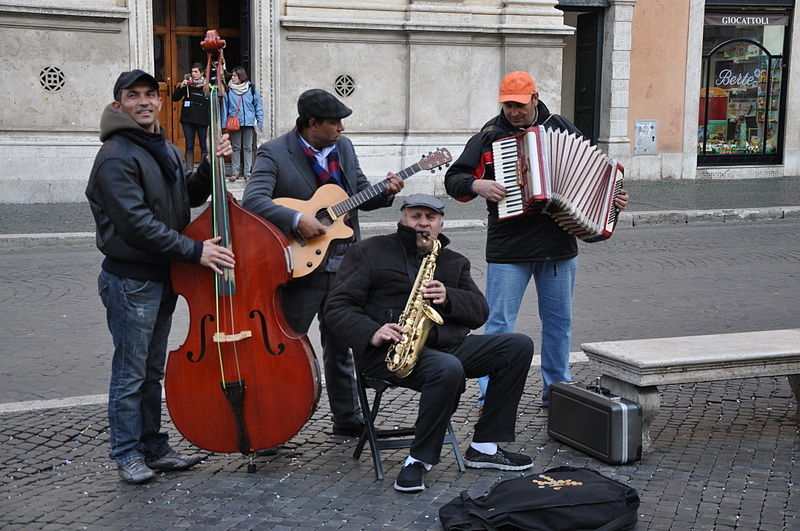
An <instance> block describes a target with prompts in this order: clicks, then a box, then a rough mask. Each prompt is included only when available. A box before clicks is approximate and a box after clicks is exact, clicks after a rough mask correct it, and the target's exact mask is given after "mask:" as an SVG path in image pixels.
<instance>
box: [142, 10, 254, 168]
mask: <svg viewBox="0 0 800 531" xmlns="http://www.w3.org/2000/svg"><path fill="white" fill-rule="evenodd" d="M242 2H247V0H224V1H223V0H153V45H154V46H153V49H154V55H155V70H156V72H155V77H156V79H157V80H158V84H159V90H160V92H161V100H162V101H163V105H162V106H161V114H160V115H159V121H160V122H161V125H162V127H163V128H164V130H165V133H166V135H167V138H168V139H169V140H170V141H172V142H173V143H174V144H175V145H176V146H178V148H179V149H180V150H181V151H182V152H183V151H184V148H185V142H184V138H183V128H182V127H181V123H180V117H181V105H182V101H177V102H173V101H172V93H173V91H174V90H175V87H176V86H178V85H180V83H181V81H183V78H184V76H185V75H186V74H188V73H189V72H190V70H191V68H192V64H193V63H200V64H202V65H203V67H204V68H205V64H206V54H205V52H204V51H203V50H202V48H200V42H201V41H202V40H203V37H205V34H206V30H208V29H217V30H218V31H219V33H220V35H221V36H222V38H223V39H225V41H226V43H227V45H226V47H225V62H226V66H227V69H228V70H231V69H232V68H233V67H235V66H238V65H239V64H240V63H241V60H242V59H241V58H242V51H241V39H240V36H241V29H240V27H241V22H240V21H241V20H242V17H241V8H240V4H241V3H242ZM245 31H247V29H246V28H245ZM199 157H200V148H199V146H197V145H195V149H194V160H195V161H199Z"/></svg>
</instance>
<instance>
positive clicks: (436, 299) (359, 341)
mask: <svg viewBox="0 0 800 531" xmlns="http://www.w3.org/2000/svg"><path fill="white" fill-rule="evenodd" d="M443 216H444V203H443V202H442V201H441V200H440V199H438V198H436V197H434V196H431V195H426V194H414V195H410V196H408V197H407V198H406V200H405V203H404V204H403V207H402V210H401V214H400V222H399V223H398V226H397V232H395V233H393V234H389V235H385V236H376V237H373V238H369V239H367V240H364V241H361V242H358V243H355V244H353V245H352V246H351V247H350V250H349V251H348V252H347V255H346V256H345V258H344V261H343V262H342V265H341V267H340V268H339V272H338V274H337V275H336V283H335V285H334V287H333V289H332V290H331V293H330V295H329V296H328V301H327V303H326V304H325V312H324V313H323V318H324V320H325V323H326V325H327V326H328V327H329V328H330V329H331V330H333V331H335V334H336V335H337V337H338V338H339V340H340V341H341V342H342V343H343V344H346V345H349V346H350V347H352V349H353V352H354V355H355V356H356V357H357V358H358V361H359V365H360V366H361V368H362V370H363V371H364V372H365V374H367V375H368V376H372V377H375V378H381V379H385V380H389V381H391V382H393V383H395V384H396V385H399V386H401V387H408V388H410V389H414V390H416V391H420V392H421V393H422V395H421V396H420V401H419V412H418V415H417V421H416V427H415V432H414V442H413V444H412V446H411V449H410V452H409V456H408V457H407V458H406V460H405V461H404V462H403V467H402V468H401V470H400V473H399V475H398V477H397V480H396V481H395V484H394V488H395V489H397V490H398V491H401V492H417V491H421V490H423V489H424V488H425V484H424V482H423V476H424V475H425V473H426V472H427V471H428V470H430V468H431V467H432V466H433V465H435V464H436V463H438V462H439V454H440V453H441V450H442V441H443V438H444V435H445V431H446V430H447V424H448V422H449V421H450V417H451V415H452V414H453V413H454V412H455V410H456V408H457V407H458V403H459V399H460V397H461V393H463V392H464V389H465V386H464V378H465V377H466V378H477V377H479V376H483V375H486V374H489V375H491V380H490V384H489V388H488V391H487V394H486V404H485V405H484V409H483V415H482V416H481V418H480V419H479V420H478V422H477V423H476V424H475V433H474V436H473V439H472V443H471V444H470V446H469V448H468V449H467V451H466V453H465V456H464V457H465V461H466V464H467V466H469V467H472V468H495V469H499V470H525V469H527V468H529V467H531V466H532V464H533V462H532V460H531V458H530V457H528V456H526V455H522V454H518V453H514V452H510V451H506V450H504V449H501V448H499V446H498V443H500V442H512V441H513V440H514V437H515V423H516V417H517V405H518V404H519V400H520V397H521V396H522V391H523V388H524V387H525V380H526V378H527V376H528V370H529V368H530V364H531V358H532V357H533V342H532V341H531V340H530V338H528V337H527V336H525V335H523V334H487V335H471V334H470V333H469V331H470V330H474V329H476V328H479V327H480V326H482V325H483V323H484V321H485V320H486V316H487V315H488V313H489V309H488V306H487V304H486V299H484V297H483V294H482V293H481V291H480V289H478V287H477V286H476V285H475V282H474V281H473V280H472V277H471V276H470V263H469V260H467V258H466V257H464V256H463V255H461V254H459V253H457V252H455V251H453V250H451V249H450V248H449V247H448V244H449V243H450V240H449V239H448V238H447V236H445V235H444V234H442V233H441V230H442V226H443V222H442V219H443ZM433 238H436V239H438V241H439V243H440V244H441V249H440V250H439V253H438V257H437V258H436V268H435V273H434V276H433V280H429V281H427V282H425V284H424V288H423V291H422V297H423V298H424V299H427V300H428V301H429V302H430V304H431V306H432V308H433V309H434V310H436V311H437V312H438V313H439V315H440V316H441V317H442V320H443V324H441V325H438V324H434V325H433V327H432V328H431V331H430V334H429V335H428V338H427V340H426V343H425V347H424V348H423V349H422V352H421V353H420V354H419V357H418V360H417V363H416V365H415V366H414V369H413V370H412V372H411V373H410V374H409V375H408V376H405V377H404V378H400V377H398V376H397V374H395V373H393V372H391V371H390V370H389V369H388V368H387V365H386V361H385V358H386V353H387V351H388V349H389V345H390V344H392V343H398V342H400V341H401V339H402V338H403V333H404V331H403V327H402V326H400V325H399V324H398V319H399V317H400V314H401V313H402V312H403V310H404V308H405V306H406V302H407V300H408V298H409V294H410V293H411V290H412V287H413V286H414V284H415V282H416V280H417V276H418V274H419V273H418V272H419V269H420V264H421V263H422V260H423V259H424V258H425V256H426V255H428V254H429V253H430V251H431V249H432V247H433V241H432V239H433Z"/></svg>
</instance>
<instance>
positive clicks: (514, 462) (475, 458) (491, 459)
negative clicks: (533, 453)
mask: <svg viewBox="0 0 800 531" xmlns="http://www.w3.org/2000/svg"><path fill="white" fill-rule="evenodd" d="M464 463H466V465H467V466H468V467H470V468H496V469H498V470H526V469H528V468H530V467H532V466H533V459H531V458H530V457H528V456H527V455H524V454H517V453H514V452H507V451H505V450H503V449H501V448H498V449H497V452H496V453H495V454H494V455H489V454H485V453H483V452H479V451H478V450H476V449H475V448H473V447H472V446H470V447H469V448H467V453H465V454H464Z"/></svg>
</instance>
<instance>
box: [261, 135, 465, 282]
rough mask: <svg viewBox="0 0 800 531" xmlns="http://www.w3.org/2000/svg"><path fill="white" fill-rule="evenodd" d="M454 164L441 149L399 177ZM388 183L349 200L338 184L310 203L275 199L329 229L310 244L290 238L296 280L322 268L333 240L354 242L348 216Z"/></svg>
mask: <svg viewBox="0 0 800 531" xmlns="http://www.w3.org/2000/svg"><path fill="white" fill-rule="evenodd" d="M452 160H453V157H452V156H451V155H450V152H449V151H448V150H447V149H444V148H441V149H437V150H436V151H434V152H433V153H430V154H428V155H426V156H424V157H422V159H421V160H420V161H419V162H417V163H416V164H413V165H411V166H409V167H408V168H406V169H404V170H402V171H400V172H397V175H398V176H399V177H400V178H402V179H404V180H405V179H408V178H409V177H411V176H412V175H414V174H415V173H418V172H420V171H422V170H431V171H433V170H435V169H436V168H438V167H439V166H443V165H445V164H447V163H449V162H450V161H452ZM388 181H389V180H388V179H384V180H382V181H381V182H379V183H377V184H374V185H372V186H370V187H369V188H365V189H364V190H362V191H360V192H358V193H357V194H355V195H354V196H352V197H349V196H348V195H347V192H345V191H344V190H343V189H342V187H341V186H339V185H338V184H325V185H322V186H320V187H319V188H318V189H317V191H316V192H314V195H313V197H311V199H309V200H307V201H302V200H300V199H290V198H287V197H280V198H278V199H275V203H277V204H279V205H281V206H284V207H286V208H291V209H292V210H297V211H299V212H302V213H303V215H306V216H313V217H315V218H317V219H318V220H319V221H320V223H322V224H323V225H325V226H326V227H327V229H326V232H325V234H323V235H322V236H317V237H316V238H312V239H310V240H306V239H304V238H303V237H302V236H300V235H299V234H294V235H292V236H291V237H290V238H289V247H291V249H292V254H293V255H294V270H293V271H292V277H294V278H299V277H304V276H306V275H308V274H309V273H311V272H312V271H314V270H315V269H316V268H317V267H319V265H320V264H321V263H322V261H323V260H324V259H325V256H326V255H327V254H328V247H329V246H330V244H331V242H332V241H333V240H346V239H348V238H350V237H351V236H352V235H353V229H352V228H350V227H349V226H348V225H347V224H346V223H345V220H346V219H347V215H348V214H349V213H350V212H351V211H353V210H355V209H357V208H358V207H359V206H361V205H363V204H364V203H366V202H367V201H369V200H370V199H372V198H374V197H377V196H378V195H380V194H382V193H383V190H384V185H385V184H386V183H387V182H388Z"/></svg>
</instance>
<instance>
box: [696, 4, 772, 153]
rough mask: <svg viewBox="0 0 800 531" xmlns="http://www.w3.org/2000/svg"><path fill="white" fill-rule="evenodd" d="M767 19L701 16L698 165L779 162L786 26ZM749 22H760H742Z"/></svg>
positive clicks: (714, 15)
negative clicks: (702, 20)
mask: <svg viewBox="0 0 800 531" xmlns="http://www.w3.org/2000/svg"><path fill="white" fill-rule="evenodd" d="M709 20H711V21H712V23H711V25H709ZM769 20H770V19H769V17H767V16H759V15H752V14H751V15H747V16H744V15H742V13H739V14H737V15H736V16H735V17H734V16H728V15H724V14H713V15H707V16H706V27H705V32H704V39H703V41H704V42H703V44H704V53H703V85H702V88H701V90H700V95H699V101H700V113H699V123H698V133H697V150H698V163H699V164H701V165H715V164H717V165H722V164H724V165H730V164H778V163H780V162H781V160H782V157H781V153H782V146H781V138H782V131H783V123H782V116H783V105H782V102H783V84H782V78H783V47H784V33H785V32H784V29H785V26H784V25H782V24H780V23H774V22H775V21H779V22H782V21H784V18H779V17H774V16H773V17H772V21H773V23H770V22H768V21H769ZM785 20H788V17H785ZM725 22H727V23H728V24H730V25H724V23H725ZM715 23H716V24H715ZM752 23H755V24H765V25H762V26H748V25H747V24H752ZM769 24H771V25H769Z"/></svg>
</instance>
